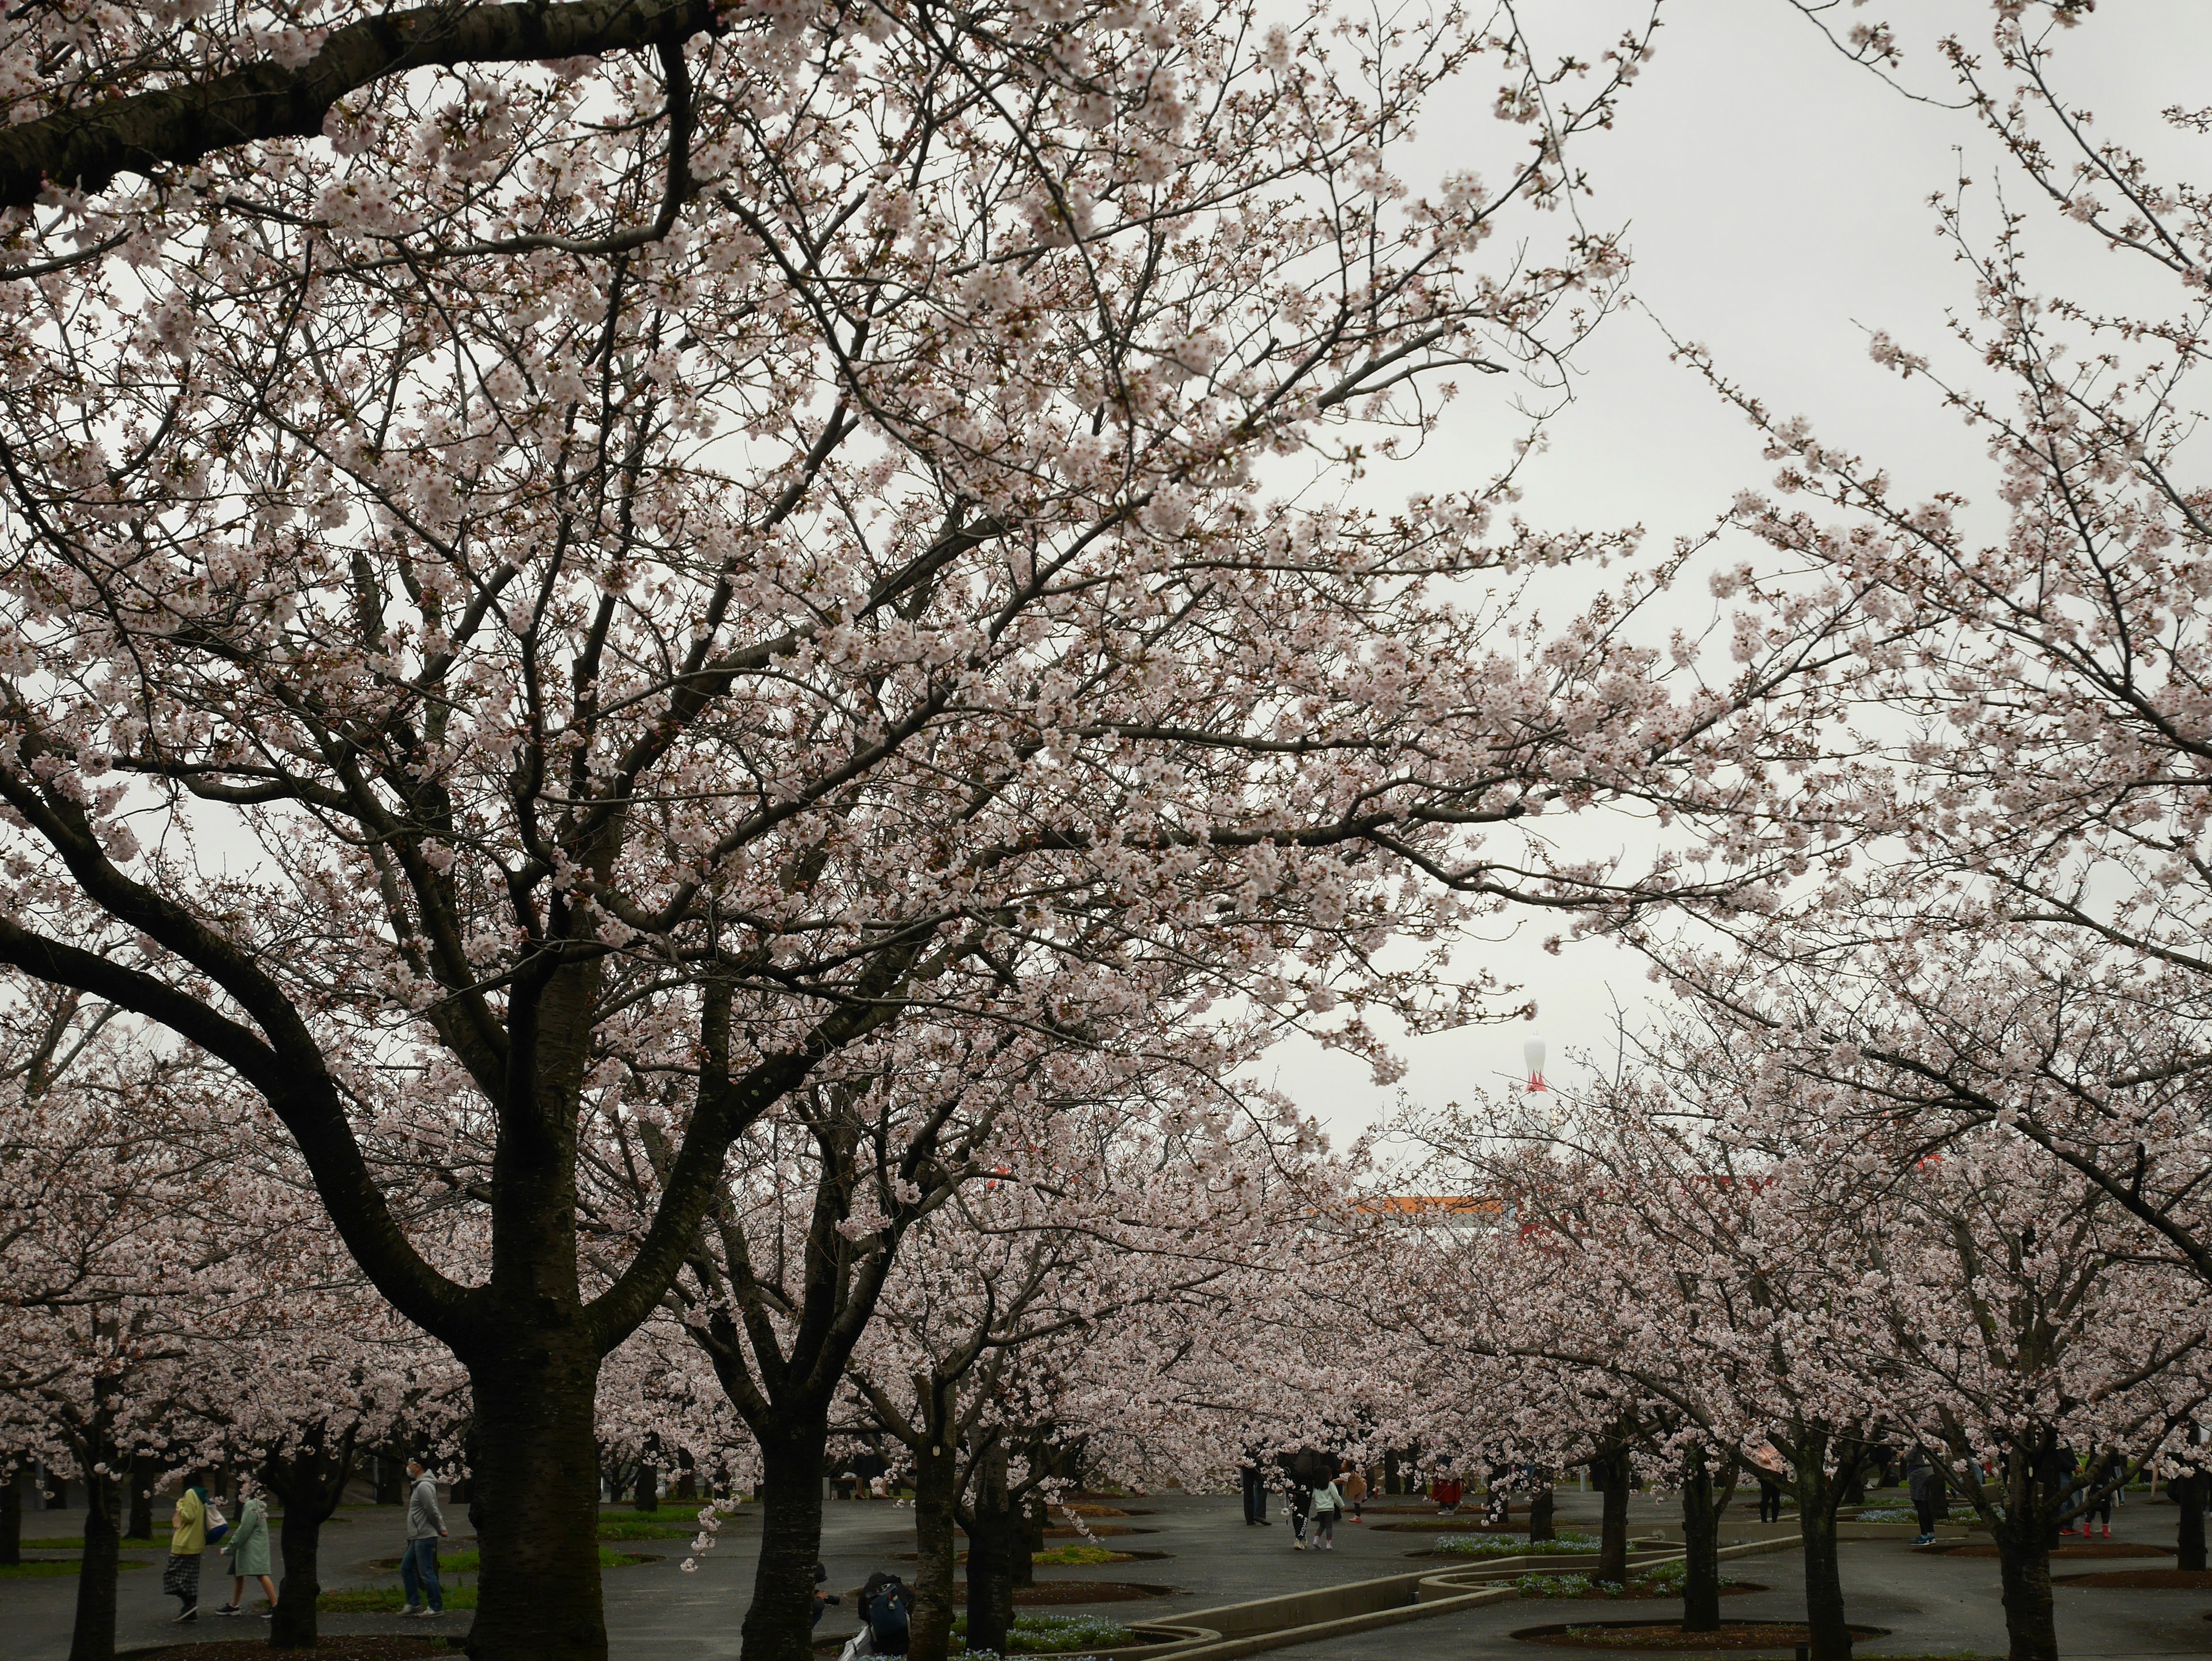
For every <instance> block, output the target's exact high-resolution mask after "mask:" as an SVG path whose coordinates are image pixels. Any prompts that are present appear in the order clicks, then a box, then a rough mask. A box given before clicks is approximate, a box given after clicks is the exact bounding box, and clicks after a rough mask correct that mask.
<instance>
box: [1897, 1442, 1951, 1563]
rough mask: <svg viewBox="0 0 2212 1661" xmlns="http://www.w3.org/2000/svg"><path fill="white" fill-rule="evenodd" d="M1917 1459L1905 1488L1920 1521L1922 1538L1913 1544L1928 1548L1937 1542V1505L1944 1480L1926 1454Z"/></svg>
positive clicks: (1907, 1477) (1941, 1493) (1941, 1495)
mask: <svg viewBox="0 0 2212 1661" xmlns="http://www.w3.org/2000/svg"><path fill="white" fill-rule="evenodd" d="M1917 1457H1918V1463H1916V1464H1915V1465H1914V1466H1913V1467H1912V1470H1911V1474H1910V1475H1907V1476H1906V1477H1905V1492H1906V1493H1907V1494H1911V1496H1912V1509H1913V1512H1914V1514H1915V1515H1917V1517H1918V1518H1919V1519H1920V1537H1919V1538H1918V1539H1917V1540H1915V1541H1914V1542H1912V1543H1913V1544H1914V1545H1916V1546H1927V1545H1933V1544H1934V1543H1935V1541H1936V1501H1937V1500H1941V1499H1942V1497H1943V1478H1942V1473H1940V1472H1939V1471H1937V1470H1936V1467H1935V1465H1934V1464H1933V1463H1930V1462H1929V1458H1928V1456H1927V1455H1926V1454H1924V1453H1923V1454H1921V1455H1919V1456H1917Z"/></svg>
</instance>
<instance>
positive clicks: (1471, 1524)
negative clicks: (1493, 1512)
mask: <svg viewBox="0 0 2212 1661" xmlns="http://www.w3.org/2000/svg"><path fill="white" fill-rule="evenodd" d="M1360 1526H1361V1527H1363V1528H1371V1529H1380V1530H1383V1532H1385V1533H1389V1534H1526V1533H1528V1524H1526V1523H1520V1524H1513V1523H1486V1522H1484V1521H1483V1520H1482V1519H1481V1518H1479V1517H1418V1518H1409V1519H1408V1520H1407V1521H1406V1522H1403V1523H1363V1524H1360Z"/></svg>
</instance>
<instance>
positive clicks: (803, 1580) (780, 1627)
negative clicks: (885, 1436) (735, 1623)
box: [739, 1420, 829, 1661]
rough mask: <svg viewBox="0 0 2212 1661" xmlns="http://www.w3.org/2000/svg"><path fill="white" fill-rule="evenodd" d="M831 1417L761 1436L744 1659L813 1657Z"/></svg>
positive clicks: (771, 1660)
mask: <svg viewBox="0 0 2212 1661" xmlns="http://www.w3.org/2000/svg"><path fill="white" fill-rule="evenodd" d="M828 1441H829V1426H828V1421H826V1420H824V1421H821V1422H820V1423H818V1424H814V1425H810V1426H802V1427H800V1430H799V1433H798V1434H796V1435H791V1436H787V1437H784V1438H781V1439H777V1440H775V1441H769V1440H765V1439H763V1441H762V1443H761V1485H760V1496H761V1542H760V1559H759V1562H758V1564H757V1567H755V1569H754V1571H753V1601H752V1604H751V1606H750V1608H749V1609H746V1610H745V1624H744V1634H743V1638H742V1640H741V1647H740V1650H739V1653H740V1654H741V1655H742V1657H743V1658H744V1661H812V1657H813V1653H814V1566H815V1564H816V1563H817V1562H818V1561H821V1557H822V1472H823V1447H824V1445H826V1444H827V1443H828Z"/></svg>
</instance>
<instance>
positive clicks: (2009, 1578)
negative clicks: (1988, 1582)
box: [1997, 1528, 2058, 1661]
mask: <svg viewBox="0 0 2212 1661" xmlns="http://www.w3.org/2000/svg"><path fill="white" fill-rule="evenodd" d="M2050 1537H2051V1536H2050V1535H2049V1533H2048V1532H2047V1531H2046V1530H2043V1529H2040V1528H2029V1529H2017V1530H2015V1529H2006V1530H2003V1532H2002V1533H2001V1534H2000V1535H1999V1536H1998V1537H1997V1573H1998V1575H1999V1578H2000V1579H2001V1580H2002V1584H2003V1587H2004V1612H2005V1636H2006V1638H2007V1640H2008V1641H2009V1643H2010V1645H2011V1648H2010V1650H2009V1651H2008V1655H2009V1658H2010V1661H2058V1628H2057V1623H2056V1622H2055V1621H2053V1619H2052V1617H2051V1547H2050V1545H2049V1543H2048V1542H2049V1540H2050Z"/></svg>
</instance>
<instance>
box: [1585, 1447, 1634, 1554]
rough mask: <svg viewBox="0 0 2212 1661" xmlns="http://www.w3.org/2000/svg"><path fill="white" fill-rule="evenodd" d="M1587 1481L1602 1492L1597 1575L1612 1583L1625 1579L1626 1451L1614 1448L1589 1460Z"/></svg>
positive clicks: (1626, 1521)
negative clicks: (1602, 1501) (1601, 1518)
mask: <svg viewBox="0 0 2212 1661" xmlns="http://www.w3.org/2000/svg"><path fill="white" fill-rule="evenodd" d="M1589 1472H1590V1481H1591V1482H1593V1483H1595V1484H1596V1486H1597V1489H1598V1491H1599V1493H1601V1494H1603V1495H1604V1496H1605V1508H1604V1511H1603V1512H1602V1513H1601V1515H1602V1517H1603V1519H1604V1520H1603V1521H1602V1522H1601V1524H1600V1525H1599V1530H1598V1546H1597V1578H1598V1579H1601V1580H1610V1581H1612V1582H1613V1584H1614V1585H1621V1584H1623V1583H1625V1582H1626V1580H1627V1579H1628V1452H1627V1450H1626V1449H1625V1448H1614V1449H1613V1450H1612V1451H1610V1452H1607V1453H1601V1454H1600V1455H1599V1456H1598V1457H1596V1458H1595V1459H1593V1460H1591V1461H1590V1462H1589Z"/></svg>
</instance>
